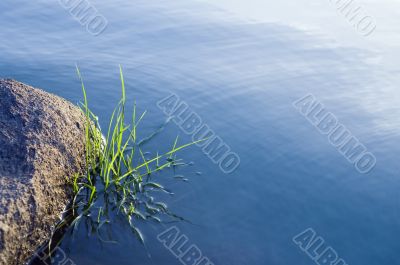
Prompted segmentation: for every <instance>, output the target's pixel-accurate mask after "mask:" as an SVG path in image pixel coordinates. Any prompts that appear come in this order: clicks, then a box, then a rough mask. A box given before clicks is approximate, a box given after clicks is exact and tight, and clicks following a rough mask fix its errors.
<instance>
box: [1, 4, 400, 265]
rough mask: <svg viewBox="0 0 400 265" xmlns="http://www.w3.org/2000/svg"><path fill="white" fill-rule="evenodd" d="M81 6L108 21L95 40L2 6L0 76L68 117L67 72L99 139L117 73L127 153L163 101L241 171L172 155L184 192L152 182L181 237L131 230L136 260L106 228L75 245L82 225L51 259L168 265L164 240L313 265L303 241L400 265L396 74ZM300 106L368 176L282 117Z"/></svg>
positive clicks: (321, 47) (44, 10) (358, 259)
mask: <svg viewBox="0 0 400 265" xmlns="http://www.w3.org/2000/svg"><path fill="white" fill-rule="evenodd" d="M91 4H92V5H94V6H95V7H96V8H97V10H98V12H99V13H101V14H102V15H103V16H104V17H105V18H106V19H107V21H108V26H107V28H106V29H105V30H104V31H103V32H102V33H101V34H99V35H98V36H93V35H92V34H90V33H89V32H88V31H87V30H86V27H85V26H82V25H81V24H80V23H79V22H78V21H76V20H75V19H74V17H73V16H72V15H71V14H70V13H69V12H68V10H65V9H64V8H63V7H62V6H61V5H60V3H59V1H27V0H3V1H1V2H0V25H1V27H0V40H1V41H0V76H1V77H9V78H14V79H17V80H19V81H22V82H25V83H27V84H30V85H32V86H35V87H39V88H42V89H44V90H46V91H48V92H51V93H55V94H57V95H59V96H62V97H65V98H66V99H68V100H70V101H72V102H74V103H77V102H79V101H80V100H81V99H82V95H81V90H80V84H79V80H78V78H77V76H76V72H75V65H76V64H78V65H79V67H80V69H81V72H82V74H83V77H84V80H85V84H86V87H87V90H88V97H89V101H90V104H91V107H92V109H93V111H94V112H95V113H97V114H98V115H99V117H100V123H101V125H102V126H103V127H106V126H107V124H108V123H107V120H108V118H109V117H110V114H111V112H112V110H113V108H114V106H115V104H116V103H117V102H118V100H119V97H120V83H119V64H120V65H122V67H123V70H124V75H125V79H126V86H127V101H128V103H129V104H130V105H132V104H133V102H134V100H136V102H137V105H138V108H139V110H140V111H144V110H147V111H148V114H147V116H146V117H145V120H144V121H143V123H142V127H141V130H140V134H141V137H145V136H146V135H149V134H150V133H151V132H153V131H155V130H157V128H159V126H160V125H161V124H163V123H164V122H165V120H166V119H167V116H166V115H165V114H164V113H163V111H162V110H160V109H159V108H158V107H157V102H158V101H159V100H161V99H163V98H165V97H166V96H168V95H170V94H171V93H175V94H176V95H178V96H179V98H180V100H182V101H184V102H186V103H187V104H188V105H189V107H190V110H191V111H193V112H195V113H197V114H198V115H199V116H200V117H201V118H202V121H203V123H204V124H207V125H208V126H209V127H210V128H211V129H212V130H213V131H214V132H215V133H216V135H218V136H219V137H221V139H223V141H224V142H225V143H227V144H228V145H229V147H230V148H231V150H232V151H233V152H235V153H237V154H238V155H239V157H240V160H241V163H240V166H239V168H238V169H237V170H235V171H234V172H233V173H231V174H225V173H224V172H222V171H221V169H220V168H219V166H218V165H217V164H215V163H213V162H212V161H211V160H210V159H209V158H208V157H207V156H206V155H205V154H204V153H203V151H202V150H201V148H199V147H192V148H190V149H187V150H185V151H183V152H182V153H180V154H179V157H182V158H184V159H185V161H188V162H191V161H193V162H194V165H192V166H190V167H185V168H183V169H181V170H180V171H179V172H178V173H179V174H183V175H184V176H185V177H186V178H188V179H190V181H189V182H187V183H186V182H177V181H170V182H166V183H167V184H166V185H168V188H169V189H171V190H173V191H174V193H175V196H173V197H165V198H164V199H165V200H166V201H167V203H168V205H169V206H170V207H171V209H172V210H173V211H174V212H176V213H178V214H179V215H180V216H184V217H185V218H186V219H188V220H190V221H191V222H192V223H188V222H177V223H167V224H157V223H147V224H142V225H141V229H142V232H143V234H144V235H145V238H146V244H147V249H145V248H144V247H143V246H141V244H140V243H139V242H138V241H137V240H136V238H135V237H134V236H133V235H132V233H131V232H130V230H129V228H128V227H127V225H126V224H125V223H124V222H123V221H121V222H116V223H115V224H114V225H113V235H114V240H115V241H117V242H118V243H115V244H113V243H102V242H101V241H99V239H98V238H97V237H96V236H93V235H92V236H87V234H88V231H87V230H86V228H85V226H84V225H82V226H81V228H80V229H79V231H78V233H77V234H75V236H74V237H72V236H71V235H70V234H68V235H67V236H66V238H65V240H64V241H63V243H62V244H61V248H62V249H63V250H64V251H65V252H66V254H67V255H68V258H70V259H71V260H72V261H73V262H74V263H75V264H77V265H95V264H96V265H103V264H123V265H125V264H126V265H127V264H132V265H133V264H135V265H146V264H162V265H170V264H171V265H172V264H180V261H179V260H177V258H176V257H175V256H174V255H173V254H172V253H171V252H170V251H169V250H168V249H167V248H165V247H164V246H163V244H161V243H160V242H159V241H158V240H157V235H158V234H159V233H161V232H162V231H164V230H166V229H168V228H169V227H172V226H176V227H178V228H179V229H180V231H181V233H182V234H184V235H186V236H187V238H188V244H189V245H190V244H195V245H196V246H198V248H199V249H200V250H201V252H202V253H203V255H204V256H206V257H208V258H209V260H210V261H212V262H213V264H215V265H218V264H229V265H236V264H237V265H265V264H271V265H294V264H297V265H308V264H313V261H312V260H311V259H310V258H309V257H308V256H307V254H306V253H304V252H302V251H301V250H300V248H299V247H298V246H296V245H295V244H294V243H293V241H292V238H293V237H294V236H295V235H297V234H299V233H300V232H302V231H304V230H305V229H307V228H312V229H314V230H315V231H316V232H317V233H318V235H320V236H321V237H323V238H324V240H325V244H326V245H327V246H332V247H333V248H334V249H335V251H336V252H337V253H338V255H339V256H340V257H341V258H343V259H344V260H345V261H346V262H347V264H349V265H350V264H354V265H355V264H365V265H389V264H390V265H395V264H400V262H399V251H400V241H399V239H398V235H399V234H400V225H399V222H400V214H399V207H400V204H399V196H398V194H399V188H400V180H399V178H398V172H399V169H400V163H399V162H398V155H399V153H400V144H399V142H400V130H399V128H400V122H399V117H398V116H397V115H395V114H398V113H399V103H400V98H399V94H398V90H397V89H398V85H399V84H400V83H399V82H398V80H397V79H394V78H392V76H393V75H395V74H396V73H398V70H399V69H397V72H396V71H388V70H385V67H384V65H382V64H380V63H379V51H376V50H368V49H363V48H360V47H356V46H354V47H349V46H346V47H345V46H340V45H334V44H333V42H331V41H330V40H329V39H327V38H323V37H322V36H320V35H318V36H317V35H316V34H313V33H312V32H308V31H302V30H299V29H296V28H293V27H292V26H289V25H286V24H285V22H284V21H282V22H281V23H257V22H254V21H252V22H249V21H242V20H240V19H236V18H235V17H234V16H233V15H230V14H228V13H225V12H224V11H221V10H219V9H216V8H214V7H212V6H208V5H206V4H202V3H198V2H194V1H183V0H174V1H164V0H151V1H149V0H146V1H144V0H134V1H125V0H117V1H112V2H111V1H106V0H92V1H91ZM327 19H329V18H327ZM355 34H357V33H355ZM377 58H378V59H377ZM396 80H397V81H396ZM307 94H313V95H314V96H315V97H316V98H317V99H318V100H319V101H320V102H321V103H323V104H324V106H325V108H326V109H327V110H329V111H330V112H332V113H334V115H335V116H336V117H337V118H338V119H339V120H340V122H341V123H343V124H344V125H345V126H346V127H347V128H348V129H349V130H350V131H351V132H352V134H353V135H354V136H356V137H357V138H358V139H359V140H360V142H362V143H363V144H364V145H365V146H366V147H367V148H368V151H370V152H371V153H373V154H374V155H375V156H376V159H377V163H376V167H375V168H374V169H373V170H372V171H371V172H370V173H368V174H361V173H359V172H358V171H357V170H356V169H355V168H354V166H353V165H352V164H351V163H349V162H348V161H347V160H346V158H345V157H343V156H342V155H341V154H340V153H339V152H338V151H337V149H336V148H335V147H333V146H332V145H331V144H330V143H329V141H328V138H327V136H326V135H322V134H320V132H319V131H318V130H317V129H316V128H315V127H314V126H313V125H312V124H310V123H309V121H307V119H306V118H305V117H303V116H302V115H301V114H300V113H299V112H298V111H297V110H296V109H295V108H294V107H293V105H292V102H293V101H295V100H297V99H299V98H301V97H304V96H305V95H307ZM178 134H179V135H180V139H181V141H182V143H183V142H188V141H191V137H190V135H186V134H185V133H184V132H183V131H182V130H181V129H180V128H179V127H178V126H177V125H176V124H174V123H173V122H170V123H168V125H167V126H166V127H165V129H164V130H163V132H162V133H161V134H159V135H157V136H156V137H154V138H153V139H152V140H151V141H149V142H148V143H147V144H146V148H147V149H148V150H150V151H151V152H153V154H154V153H155V151H156V150H166V149H168V148H170V147H171V145H172V144H173V141H174V139H175V136H176V135H178ZM199 172H201V174H199ZM173 174H174V172H173V171H165V172H163V173H162V174H159V175H158V176H157V177H158V178H161V180H160V181H161V182H163V181H164V180H163V179H162V178H164V179H171V178H172V176H173ZM149 256H151V257H149ZM201 265H203V264H201Z"/></svg>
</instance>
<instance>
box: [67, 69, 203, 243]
mask: <svg viewBox="0 0 400 265" xmlns="http://www.w3.org/2000/svg"><path fill="white" fill-rule="evenodd" d="M77 74H78V77H79V79H80V82H81V86H82V92H83V103H82V104H81V108H82V111H83V113H84V114H85V119H86V122H85V142H86V173H85V174H84V175H79V174H75V175H73V176H72V177H71V178H70V179H69V183H70V184H71V187H72V190H73V192H74V199H73V202H72V213H73V216H74V217H73V219H72V221H70V222H69V223H70V225H71V226H73V227H74V229H77V227H78V225H79V222H80V220H82V218H83V217H88V216H94V218H92V222H94V223H95V225H96V227H97V229H100V228H101V227H102V226H103V225H106V224H109V223H110V222H111V220H110V214H109V210H110V209H116V210H117V213H118V214H119V215H120V214H122V216H123V217H124V218H125V219H126V220H127V223H128V224H129V226H130V228H131V230H132V232H133V234H134V235H135V236H136V237H137V239H138V240H139V241H140V242H141V243H143V244H144V237H143V235H142V233H141V232H140V230H139V229H138V227H137V225H136V222H138V221H140V220H153V221H157V222H162V219H161V218H162V217H163V216H169V217H171V218H173V219H177V220H184V219H183V218H182V217H179V216H177V215H175V214H173V213H172V212H170V210H169V209H168V206H167V205H166V204H165V203H163V202H158V201H155V200H154V198H153V197H152V196H151V194H152V193H153V192H164V193H167V194H173V193H172V192H171V191H169V190H168V189H166V188H165V187H163V186H162V185H161V184H159V183H156V182H154V181H150V178H149V176H150V175H151V174H154V173H155V172H158V171H161V170H163V169H166V168H171V167H174V166H176V165H178V163H177V161H178V160H177V159H176V156H175V155H176V153H177V152H178V151H180V150H182V149H184V148H187V147H189V146H191V145H194V144H196V143H198V142H201V141H203V140H200V141H196V142H192V143H187V144H183V145H179V144H178V139H179V138H178V137H177V138H176V139H175V141H174V143H173V145H172V148H171V149H170V150H169V151H167V152H165V153H164V154H159V153H158V152H157V154H156V156H155V157H153V158H150V159H146V158H145V155H144V153H143V151H142V150H141V148H140V147H139V146H140V143H139V144H138V139H137V129H138V125H139V124H140V122H141V121H142V120H143V118H144V117H145V115H146V112H143V113H142V114H140V115H138V113H137V110H136V102H135V103H134V107H133V111H132V121H131V124H126V123H125V120H126V115H125V111H126V107H125V103H126V91H125V81H124V76H123V72H122V68H121V67H120V79H121V92H122V96H121V99H120V101H119V103H118V104H117V106H116V107H115V109H114V111H113V113H112V115H111V118H110V121H109V125H108V129H107V133H106V134H105V136H103V133H102V131H101V128H100V125H99V122H98V118H97V116H96V115H95V114H94V113H93V112H92V111H91V110H90V108H89V103H88V99H87V94H86V89H85V85H84V82H83V78H82V75H81V73H80V71H79V68H78V67H77ZM179 164H180V163H179ZM94 208H95V209H94ZM62 223H63V224H65V223H67V222H62Z"/></svg>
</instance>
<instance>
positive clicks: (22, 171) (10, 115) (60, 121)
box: [0, 79, 85, 265]
mask: <svg viewBox="0 0 400 265" xmlns="http://www.w3.org/2000/svg"><path fill="white" fill-rule="evenodd" d="M84 126H85V116H84V115H83V113H82V112H81V111H80V109H79V108H78V107H76V106H74V105H73V104H71V103H69V102H67V101H66V100H64V99H62V98H60V97H57V96H55V95H52V94H49V93H46V92H44V91H42V90H40V89H36V88H32V87H30V86H27V85H24V84H22V83H19V82H17V81H14V80H2V79H0V264H7V265H20V264H23V263H24V262H26V261H27V259H29V257H30V256H32V255H33V254H34V251H35V250H36V248H37V247H38V246H39V245H41V244H43V243H44V242H46V241H47V240H48V239H49V237H50V235H51V230H52V227H54V225H55V224H56V223H57V222H58V221H59V220H60V216H61V213H62V212H63V210H64V209H65V207H66V205H67V204H68V202H69V201H70V199H71V197H72V192H71V190H70V188H69V187H68V185H67V181H66V178H67V177H69V176H71V175H72V174H74V173H82V172H83V170H84V165H85V144H84V143H85V135H84Z"/></svg>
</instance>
